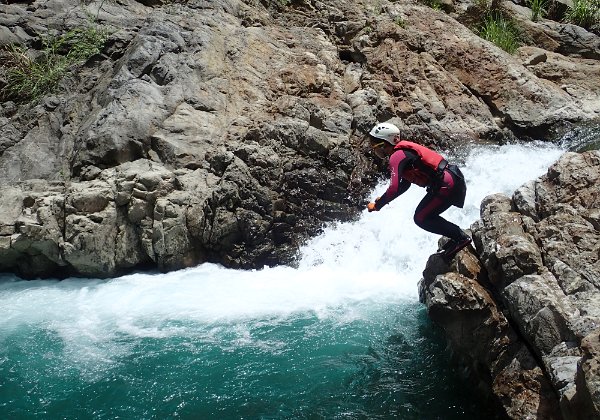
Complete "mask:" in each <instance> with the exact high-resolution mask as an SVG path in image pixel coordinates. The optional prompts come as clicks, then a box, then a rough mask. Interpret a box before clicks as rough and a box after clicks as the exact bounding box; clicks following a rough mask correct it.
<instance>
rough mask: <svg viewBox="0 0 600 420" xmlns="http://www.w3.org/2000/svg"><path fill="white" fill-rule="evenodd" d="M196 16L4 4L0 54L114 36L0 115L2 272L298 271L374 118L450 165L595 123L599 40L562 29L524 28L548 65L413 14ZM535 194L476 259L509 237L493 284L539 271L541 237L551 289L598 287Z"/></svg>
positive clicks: (346, 189) (359, 191)
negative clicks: (58, 37) (304, 248)
mask: <svg viewBox="0 0 600 420" xmlns="http://www.w3.org/2000/svg"><path fill="white" fill-rule="evenodd" d="M200 3H202V4H199V3H197V2H190V3H169V4H164V5H162V3H161V2H159V1H154V0H149V1H147V2H144V3H141V2H137V1H130V0H125V1H122V2H119V4H116V3H114V2H103V3H101V4H97V5H96V4H91V3H90V4H87V5H81V4H79V2H77V1H75V0H50V1H48V2H45V3H44V4H43V5H42V4H41V3H40V4H38V3H35V2H34V3H31V4H27V5H26V4H22V3H15V4H10V5H6V7H4V8H3V13H1V14H0V28H1V29H0V42H4V41H6V42H9V41H10V42H12V41H15V40H16V41H17V42H20V43H22V44H23V46H25V47H28V48H29V49H30V51H29V52H30V53H31V56H35V55H38V56H39V55H40V54H42V51H41V50H40V48H41V45H42V43H41V42H39V36H41V35H45V34H48V33H50V32H51V31H55V32H56V33H57V34H60V33H66V32H67V31H69V30H71V29H74V28H78V27H89V26H90V25H91V26H92V27H93V26H94V25H96V24H98V25H102V28H103V29H108V30H109V33H110V35H109V38H108V40H107V42H106V43H105V45H103V46H102V49H101V52H100V53H98V54H96V55H94V57H92V58H91V59H89V60H88V61H87V62H86V63H83V64H81V65H79V66H77V67H76V68H74V70H76V71H74V72H72V73H70V74H69V76H68V77H66V78H64V79H63V80H62V81H61V82H60V89H58V90H57V91H55V92H52V93H50V94H48V95H47V96H46V97H44V98H42V99H41V100H40V101H39V102H36V103H32V104H17V103H15V102H4V103H2V104H1V106H0V127H1V128H0V169H1V170H0V188H5V187H6V188H5V190H6V191H7V194H8V196H7V204H6V205H0V206H1V207H0V210H1V211H0V213H2V212H4V213H3V214H0V218H1V220H2V223H1V224H0V240H1V242H2V247H1V248H0V268H1V269H2V270H5V271H12V272H16V273H19V274H20V275H22V276H26V277H34V276H49V275H55V276H66V275H85V276H113V275H116V274H117V273H121V272H125V271H128V270H133V269H135V267H148V266H151V267H154V268H158V269H162V270H169V269H175V268H180V267H187V266H189V265H194V264H199V263H202V262H206V261H212V262H216V263H221V264H225V265H227V266H230V267H242V268H257V267H262V266H264V265H274V264H282V263H292V262H293V261H294V256H295V253H296V251H297V249H298V246H299V244H300V243H302V241H303V240H304V239H305V238H306V237H308V236H310V235H313V234H315V233H317V232H319V230H320V229H321V228H322V226H323V224H324V223H327V222H330V221H338V220H349V219H352V218H353V217H355V216H356V215H357V214H358V212H359V211H360V210H361V209H362V208H363V205H364V196H365V193H366V192H367V191H369V189H370V188H371V187H372V186H373V185H374V184H375V183H376V182H377V177H378V174H379V171H380V170H381V169H382V166H381V165H380V164H378V163H375V162H373V161H372V159H371V156H370V154H369V152H368V151H367V148H366V147H365V142H364V135H365V133H366V132H368V130H369V129H370V127H371V125H372V124H374V123H375V122H376V121H383V120H388V119H391V120H392V121H394V122H395V123H397V124H398V125H399V126H400V127H401V129H402V130H403V133H405V134H406V135H407V136H409V137H411V138H414V139H415V140H422V141H424V142H425V143H427V144H435V145H436V146H438V147H443V148H446V149H449V150H452V149H455V148H457V147H460V146H461V145H463V144H470V143H471V142H473V141H480V140H485V141H489V140H492V141H496V140H497V141H506V140H510V139H512V138H514V136H515V135H522V134H527V135H530V136H537V135H540V136H545V135H546V134H549V133H551V132H552V129H553V127H555V126H556V125H557V124H560V125H561V126H562V124H564V123H565V122H576V121H593V120H594V119H595V118H597V117H598V109H600V107H599V106H598V101H599V98H600V91H599V90H598V86H596V85H597V83H596V84H595V83H594V81H595V80H596V79H597V77H596V75H597V72H598V69H599V68H600V67H599V66H598V63H597V62H596V61H597V60H594V59H591V58H587V59H586V58H585V57H592V55H593V52H594V51H595V48H596V47H595V45H596V44H595V42H596V41H595V40H596V38H594V36H593V35H589V33H586V32H584V31H580V30H578V29H573V28H568V27H567V26H565V25H563V24H559V23H556V25H553V24H550V23H548V22H544V25H546V26H548V28H549V29H544V28H546V26H544V27H542V26H536V27H535V28H537V30H538V32H540V33H543V34H544V39H550V40H553V42H554V44H552V45H554V46H553V47H552V49H551V50H544V51H540V50H539V49H535V47H529V49H527V47H523V48H522V49H521V51H520V53H519V55H518V56H510V55H508V54H506V53H504V52H503V51H501V50H499V49H498V48H496V47H495V46H493V45H491V44H490V43H488V42H486V41H483V40H482V39H480V38H479V37H478V36H477V35H476V34H474V33H473V32H472V31H471V30H470V29H469V28H468V27H467V26H466V25H463V24H462V23H460V22H459V21H457V20H456V19H454V18H453V17H452V16H449V15H445V14H443V13H439V12H436V11H433V10H431V9H430V8H428V7H426V6H424V5H419V4H404V3H388V2H384V3H385V4H382V7H381V8H379V9H378V10H374V9H373V7H371V6H369V7H364V6H365V5H364V4H362V2H359V3H354V2H342V1H339V0H332V1H331V2H329V3H327V7H324V5H320V4H319V5H316V4H312V3H310V2H308V3H307V2H299V3H298V4H294V5H293V7H292V6H290V7H283V6H282V5H275V4H274V3H273V2H270V3H269V2H262V3H261V2H251V3H248V2H243V1H239V0H216V1H211V2H200ZM267 3H269V4H267ZM464 3H465V4H464V5H465V8H464V9H465V13H467V9H469V7H468V6H469V5H468V4H467V2H464ZM317 6H318V7H317ZM322 6H323V7H322ZM448 7H449V8H450V5H448ZM506 7H507V8H508V6H506ZM455 9H457V10H459V9H460V10H462V6H458V5H457V6H455ZM457 13H458V11H457ZM88 16H94V17H96V21H94V22H90V21H89V18H88ZM540 25H541V23H540ZM542 29H543V30H542ZM565 31H567V32H568V35H567V34H566V33H565ZM540 39H541V38H540ZM580 42H583V44H584V45H583V44H582V45H580V46H578V47H577V45H578V43H580ZM548 45H550V44H548ZM540 46H541V44H540V45H538V46H537V48H540ZM575 47H577V48H575ZM574 49H576V51H574ZM543 57H545V59H543ZM586 60H587V61H586ZM400 63H401V64H400ZM0 80H5V78H3V76H2V75H0ZM2 83H4V82H2V81H0V88H1V87H2V86H3V85H2ZM37 180H42V181H37ZM35 182H41V184H43V185H44V186H49V185H50V184H52V185H53V186H52V188H50V187H48V188H50V189H48V190H45V191H43V188H42V190H38V189H34V188H33V186H32V185H33V184H31V183H35ZM53 183H54V184H53ZM536 188H539V189H543V188H545V187H544V186H542V185H540V186H536ZM8 191H10V193H8ZM528 194H529V195H528V196H525V195H523V201H522V202H521V203H520V204H519V205H521V206H522V207H525V206H529V211H528V213H527V214H526V216H527V218H526V217H525V216H522V217H517V219H518V220H517V221H516V222H511V219H510V218H511V217H513V216H514V215H513V214H509V215H504V213H502V214H499V215H497V216H494V217H495V218H496V220H495V221H494V223H493V224H492V225H490V227H489V229H490V232H487V231H485V232H483V231H482V233H481V241H482V242H481V243H482V244H483V241H484V240H485V241H487V238H488V236H490V235H491V234H492V232H493V231H494V230H495V229H499V228H500V227H501V226H505V225H507V224H512V225H513V229H512V230H513V231H512V232H511V234H510V235H505V236H504V237H503V238H502V239H501V240H499V241H495V242H494V245H493V246H494V247H499V248H498V250H499V252H500V255H502V252H505V253H509V254H511V255H512V254H514V255H517V256H518V258H515V259H513V260H511V261H509V260H508V259H503V260H502V261H503V262H501V263H498V264H496V265H494V264H495V263H494V261H493V258H494V255H493V254H494V252H495V248H494V249H492V248H490V249H489V250H487V251H486V253H485V255H486V258H488V259H489V264H487V265H488V266H489V268H490V269H491V272H493V273H494V272H495V273H496V274H498V276H500V277H502V276H504V275H505V274H509V273H510V277H511V281H513V280H514V279H517V278H518V277H519V276H522V275H529V274H538V273H539V271H540V267H541V266H542V265H543V264H542V262H541V261H540V255H538V254H535V253H532V252H530V251H532V249H535V247H533V243H532V239H531V238H532V237H533V235H534V233H535V232H533V230H535V229H537V228H539V229H541V230H542V231H543V232H545V234H546V233H547V234H548V237H550V238H552V240H551V241H549V242H548V243H547V244H545V246H546V247H548V248H552V249H553V251H552V253H551V256H552V258H554V259H555V261H554V262H553V267H555V268H554V270H560V272H561V273H564V275H563V278H559V279H558V281H559V284H565V285H566V284H569V286H568V287H569V288H572V289H578V290H580V289H585V288H586V287H588V285H591V284H593V281H594V280H593V279H592V280H590V275H592V276H593V275H595V271H594V270H595V269H592V271H590V272H586V271H585V270H583V268H578V269H577V270H576V271H575V272H574V273H571V274H568V275H567V274H566V273H567V271H568V270H567V269H566V268H564V267H562V266H561V263H563V262H564V264H567V265H569V267H570V264H571V262H570V260H569V259H568V258H567V257H566V256H563V255H562V254H563V251H562V250H561V249H562V248H561V247H562V244H560V241H558V238H555V237H552V236H551V235H550V232H549V229H550V228H548V227H546V226H545V225H543V224H541V225H539V226H538V225H536V223H537V222H538V220H541V219H542V218H544V217H545V214H544V213H543V212H544V211H546V210H545V208H541V209H538V208H537V207H536V206H534V205H533V201H532V194H533V192H532V191H530V192H528ZM20 201H23V202H24V201H27V203H28V204H27V205H25V204H24V203H21V202H20ZM17 202H19V203H17ZM275 203H277V204H275ZM9 207H10V208H9ZM536 212H537V213H536ZM581 217H583V218H584V220H575V219H573V220H569V221H565V222H566V223H567V226H569V229H570V231H571V233H572V234H578V233H582V234H583V233H584V231H583V230H582V229H583V228H584V227H585V228H586V229H587V228H588V227H589V226H590V224H591V225H592V226H593V225H594V223H598V217H597V215H596V214H595V213H594V212H592V211H590V212H588V213H586V214H585V215H584V216H581ZM521 223H522V224H524V225H526V226H527V229H525V230H524V229H522V228H520V224H521ZM496 225H498V226H497V227H495V226H496ZM534 225H535V226H534ZM57 226H58V227H57ZM93 232H96V236H93ZM488 233H489V234H488ZM12 235H17V236H15V237H14V238H13V236H12ZM586 238H587V236H586ZM586 241H588V242H589V240H588V239H585V241H584V242H586ZM559 245H560V246H559ZM485 246H488V247H491V244H487V245H485ZM128 250H131V252H128ZM588 251H589V252H591V251H590V250H588ZM549 255H550V254H549ZM30 258H35V259H36V264H35V265H36V266H39V267H38V268H35V267H32V266H31V265H30V264H28V263H27V261H28V259H30ZM470 269H471V268H467V267H466V266H465V267H464V270H465V271H469V270H470ZM494 270H495V271H494ZM498 276H497V278H500V277H498ZM590 302H591V301H590ZM582 328H583V327H582Z"/></svg>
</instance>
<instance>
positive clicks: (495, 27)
mask: <svg viewBox="0 0 600 420" xmlns="http://www.w3.org/2000/svg"><path fill="white" fill-rule="evenodd" d="M478 34H479V36H480V37H482V38H483V39H486V40H488V41H490V42H493V43H494V44H496V45H497V46H498V47H500V48H502V49H503V50H504V51H506V52H508V53H509V54H512V53H514V52H515V51H516V50H517V48H519V32H518V31H517V29H516V27H515V26H514V25H513V23H512V22H511V21H510V20H509V19H507V18H505V17H503V16H502V14H500V13H489V14H488V15H487V16H486V17H485V19H484V20H483V24H482V26H481V28H480V29H479V31H478Z"/></svg>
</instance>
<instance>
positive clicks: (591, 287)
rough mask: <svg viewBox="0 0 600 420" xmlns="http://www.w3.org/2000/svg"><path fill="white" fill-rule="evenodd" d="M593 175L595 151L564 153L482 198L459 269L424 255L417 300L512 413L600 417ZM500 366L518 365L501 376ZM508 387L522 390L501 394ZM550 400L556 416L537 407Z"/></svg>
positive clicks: (599, 275) (598, 157)
mask: <svg viewBox="0 0 600 420" xmlns="http://www.w3.org/2000/svg"><path fill="white" fill-rule="evenodd" d="M599 180H600V151H590V152H585V153H582V154H578V153H566V154H564V155H563V156H562V157H561V158H560V160H559V161H558V162H556V163H555V164H554V165H553V166H552V167H550V168H549V169H548V172H547V174H546V175H544V176H542V177H540V178H539V179H537V180H535V181H532V182H529V183H527V184H525V185H523V186H522V187H521V188H519V189H518V190H517V191H516V192H515V193H514V195H513V197H512V199H511V198H509V197H506V196H503V195H493V196H489V197H487V198H486V199H485V200H484V201H483V202H482V205H481V219H480V220H479V221H477V222H475V223H474V224H473V225H472V226H471V229H472V232H473V238H474V244H475V248H476V249H470V250H468V251H462V252H461V253H460V254H459V255H458V256H457V259H456V261H455V262H456V267H458V268H451V267H448V266H447V265H445V264H443V263H440V262H439V261H438V262H436V260H435V259H436V257H431V259H430V262H429V265H430V266H431V267H435V268H430V269H429V270H427V269H426V270H425V272H424V279H423V280H422V282H421V284H420V294H421V300H422V301H423V302H425V303H426V304H427V306H428V308H429V312H430V314H431V316H432V318H433V319H434V320H435V321H436V322H438V323H440V324H441V325H442V326H443V327H444V329H445V330H446V332H447V333H448V335H449V338H450V341H451V342H452V343H455V342H456V341H459V342H460V344H458V345H457V344H454V347H455V349H456V350H457V352H459V353H460V354H461V355H462V356H461V357H462V358H463V359H465V360H466V361H467V362H468V363H470V364H471V365H476V366H483V368H481V369H480V370H481V371H483V372H479V376H480V377H482V378H484V379H485V381H486V382H487V384H488V387H489V388H490V389H492V390H493V392H494V393H495V394H496V395H497V396H498V398H499V399H500V401H501V402H502V404H503V406H504V407H505V409H506V412H507V413H508V414H509V416H510V417H511V418H560V417H561V416H562V417H563V418H567V419H584V418H585V419H587V418H599V417H600V410H599V409H600V404H599V400H598V395H600V387H599V386H600V376H599V375H600V371H599V370H598V362H599V359H598V357H600V353H599V348H598V345H599V342H600V339H599V337H600V310H599V309H598V308H599V307H600V306H599V304H600V284H599V279H600V224H599V223H598V208H600V183H599V182H598V181H599ZM436 264H437V265H436ZM464 267H469V269H465V268H464ZM474 295H476V296H479V298H478V299H474V298H473V296H474ZM467 309H468V310H467ZM440 313H445V315H444V316H440V315H439V314H440ZM473 313H476V314H478V316H477V317H475V320H474V319H473ZM501 326H502V327H501ZM492 327H493V329H494V330H493V331H490V332H488V333H484V334H483V335H482V331H484V332H485V331H488V330H489V329H490V328H492ZM457 331H460V333H457ZM507 331H508V332H507ZM507 346H508V348H509V349H513V350H510V351H507V350H506V349H507ZM486 349H487V351H486ZM514 349H518V350H514ZM517 354H520V355H523V354H525V355H527V360H529V362H530V364H528V365H526V366H525V365H522V363H521V361H522V359H519V358H518V357H517V356H516V355H517ZM502 356H504V357H502ZM505 366H513V367H514V366H518V367H517V368H516V372H521V373H519V374H516V375H512V376H511V377H506V376H504V375H503V373H502V372H503V371H502V369H503V368H504V367H505ZM532 369H533V371H535V372H537V374H536V375H535V379H532V377H531V376H530V375H531V372H532ZM518 378H519V379H518ZM520 381H523V382H524V383H520ZM532 385H533V388H532ZM499 387H500V389H499ZM508 388H510V389H513V390H515V389H520V390H521V392H515V393H514V395H512V396H511V398H506V395H505V393H504V392H503V390H506V389H508ZM513 392H514V391H513ZM530 394H531V395H530ZM557 395H558V398H556V396H557ZM525 399H527V400H528V401H530V403H528V404H527V405H526V406H524V405H523V404H522V402H521V401H523V400H525ZM531 401H534V402H533V403H532V402H531ZM557 401H558V403H559V405H560V413H561V414H558V413H557V414H555V415H554V417H552V416H550V412H551V411H548V416H550V417H546V415H540V410H546V409H547V408H548V407H553V406H555V405H556V403H557ZM515 410H516V411H515Z"/></svg>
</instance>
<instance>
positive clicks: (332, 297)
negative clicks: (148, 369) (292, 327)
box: [0, 144, 562, 361]
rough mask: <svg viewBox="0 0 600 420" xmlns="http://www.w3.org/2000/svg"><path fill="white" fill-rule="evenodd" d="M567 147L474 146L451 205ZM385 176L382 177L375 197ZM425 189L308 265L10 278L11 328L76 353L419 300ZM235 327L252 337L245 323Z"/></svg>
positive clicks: (310, 248)
mask: <svg viewBox="0 0 600 420" xmlns="http://www.w3.org/2000/svg"><path fill="white" fill-rule="evenodd" d="M561 153H562V150H561V149H559V148H557V147H554V146H550V145H546V144H533V145H507V146H502V147H489V146H486V147H478V148H476V149H473V151H472V152H471V153H470V154H469V156H467V157H466V159H465V164H464V165H463V166H462V167H463V169H464V173H465V176H466V178H467V180H468V189H469V191H468V196H467V203H466V205H465V208H464V209H462V210H461V209H451V210H449V211H448V212H447V213H445V215H446V216H447V218H448V219H449V220H452V221H453V222H455V223H457V224H459V225H460V226H462V227H463V228H466V227H468V226H469V225H470V223H471V222H473V221H474V220H475V219H477V218H478V216H479V214H478V213H479V203H480V201H481V199H482V198H483V197H484V196H486V195H488V194H490V193H495V192H505V193H508V194H511V193H512V191H513V190H514V189H515V188H517V187H518V186H519V185H521V184H522V183H523V182H525V181H528V180H530V179H534V178H536V177H537V176H539V175H541V174H543V173H544V172H545V171H546V168H547V167H548V165H550V164H551V163H552V162H554V161H555V160H556V159H557V158H558V157H559V156H560V154H561ZM385 188H386V182H382V183H381V184H380V185H379V186H377V188H376V189H375V190H374V191H373V197H376V196H378V195H380V194H381V193H382V192H383V191H384V190H385ZM423 194H424V191H423V190H422V189H420V188H416V187H412V188H411V189H410V190H409V191H408V192H407V193H406V194H405V195H403V196H402V197H399V198H398V199H397V200H395V201H394V202H392V203H391V204H390V205H388V206H386V207H385V208H384V209H383V210H382V211H380V212H374V213H368V212H366V211H365V212H364V214H362V216H361V217H360V219H359V220H357V221H356V222H352V223H338V224H333V225H331V226H330V227H328V228H327V229H325V231H324V233H323V234H322V235H320V236H319V237H317V238H314V239H313V240H311V241H309V242H308V243H307V244H306V245H305V246H304V247H303V248H302V250H301V252H300V256H301V258H300V263H299V267H298V268H291V267H275V268H265V269H262V270H253V271H239V270H231V269H226V268H223V267H221V266H218V265H214V264H203V265H200V266H198V267H195V268H190V269H186V270H181V271H177V272H172V273H168V274H143V273H138V274H133V275H129V276H124V277H120V278H116V279H113V280H110V281H100V280H81V279H70V280H65V281H62V282H57V281H48V280H46V281H31V282H23V281H13V280H4V281H1V280H0V308H1V309H0V337H2V336H5V337H6V336H7V334H8V333H10V332H11V331H14V330H15V329H18V328H20V327H21V326H24V325H25V326H32V327H36V328H44V329H46V330H48V331H50V332H53V333H54V334H56V335H57V336H58V337H60V339H61V340H63V341H64V343H65V346H66V350H65V351H66V353H67V354H69V355H70V357H74V358H79V359H82V360H83V359H86V360H89V359H93V360H96V361H98V360H102V359H103V358H106V359H110V358H111V357H113V356H114V355H118V354H119V353H120V352H127V351H128V346H129V345H130V343H128V340H127V339H126V337H141V338H143V337H164V336H174V335H180V334H192V335H193V334H198V335H201V336H202V339H205V340H209V339H210V335H211V331H212V332H214V331H218V330H219V328H221V327H222V326H223V325H226V324H228V325H232V324H236V323H237V324H238V325H242V326H243V323H244V322H254V323H260V322H266V321H265V320H270V321H268V322H277V321H276V320H277V319H284V318H286V317H293V316H296V315H295V314H301V313H308V312H310V313H312V314H317V316H319V317H323V318H325V317H337V318H338V319H339V320H340V322H350V321H351V320H352V319H354V318H355V317H361V316H368V314H366V313H365V312H364V311H363V310H362V309H361V310H357V309H356V307H357V305H356V303H357V302H359V303H364V302H370V303H372V304H373V305H377V304H380V303H385V304H389V302H396V301H397V302H401V301H402V300H406V299H408V300H410V301H413V302H414V301H415V300H416V297H417V287H416V283H417V282H418V280H419V279H420V277H421V271H422V269H423V267H424V264H425V262H426V259H427V257H428V256H429V255H430V254H431V253H432V252H434V251H435V249H436V243H437V239H438V237H437V236H436V235H433V234H430V233H428V232H424V231H422V230H421V229H419V228H417V227H416V226H415V225H414V223H413V221H412V215H413V212H414V208H415V207H416V205H417V203H418V202H419V200H420V199H421V198H422V196H423ZM360 306H361V307H364V306H365V305H360ZM199 326H202V327H201V328H200V327H199ZM215 329H216V330H215ZM242 329H243V328H242ZM234 335H235V336H236V337H237V339H239V340H243V339H244V338H243V337H244V333H243V331H239V333H235V334H234ZM0 340H1V339H0Z"/></svg>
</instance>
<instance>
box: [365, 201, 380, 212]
mask: <svg viewBox="0 0 600 420" xmlns="http://www.w3.org/2000/svg"><path fill="white" fill-rule="evenodd" d="M367 209H368V210H369V213H371V212H372V211H378V210H377V208H376V207H375V203H369V204H367Z"/></svg>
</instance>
